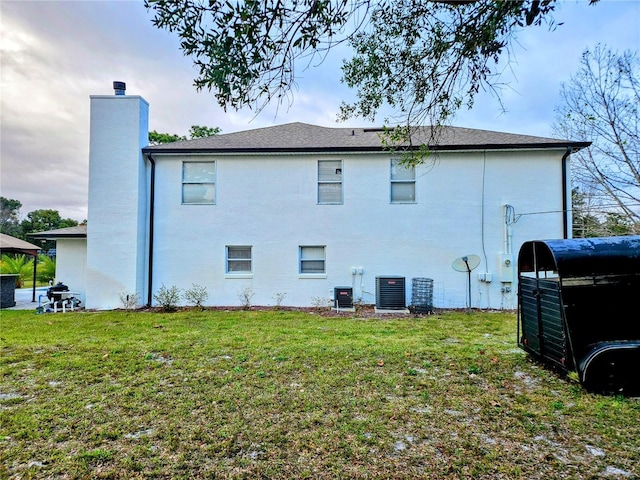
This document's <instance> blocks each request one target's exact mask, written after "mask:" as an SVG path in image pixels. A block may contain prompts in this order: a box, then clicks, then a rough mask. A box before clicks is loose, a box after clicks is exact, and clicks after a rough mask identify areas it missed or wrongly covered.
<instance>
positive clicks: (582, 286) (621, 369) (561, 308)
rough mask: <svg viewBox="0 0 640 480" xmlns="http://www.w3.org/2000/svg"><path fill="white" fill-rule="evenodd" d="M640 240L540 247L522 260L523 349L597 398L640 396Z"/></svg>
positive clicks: (525, 251) (528, 246)
mask: <svg viewBox="0 0 640 480" xmlns="http://www.w3.org/2000/svg"><path fill="white" fill-rule="evenodd" d="M639 302H640V235H635V236H620V237H601V238H579V239H569V240H536V241H530V242H525V243H524V244H523V245H522V247H521V248H520V252H519V255H518V345H519V346H520V347H521V348H522V349H524V350H525V351H527V352H528V353H529V354H531V355H532V356H533V357H534V358H536V359H537V360H540V361H541V362H543V363H545V364H546V365H548V366H551V367H554V368H556V369H558V370H560V371H561V372H563V373H569V372H575V373H577V375H578V378H579V380H580V382H581V384H582V385H583V386H584V387H585V388H586V389H587V390H589V391H592V392H596V393H606V394H611V393H617V394H623V395H636V394H639V393H640V309H639V308H638V303H639Z"/></svg>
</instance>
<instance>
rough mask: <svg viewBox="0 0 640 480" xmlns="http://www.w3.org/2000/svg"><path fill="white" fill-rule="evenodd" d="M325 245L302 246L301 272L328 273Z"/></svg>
mask: <svg viewBox="0 0 640 480" xmlns="http://www.w3.org/2000/svg"><path fill="white" fill-rule="evenodd" d="M324 250H325V247H324V246H309V247H306V246H305V247H302V246H301V247H300V273H326V272H325V251H324Z"/></svg>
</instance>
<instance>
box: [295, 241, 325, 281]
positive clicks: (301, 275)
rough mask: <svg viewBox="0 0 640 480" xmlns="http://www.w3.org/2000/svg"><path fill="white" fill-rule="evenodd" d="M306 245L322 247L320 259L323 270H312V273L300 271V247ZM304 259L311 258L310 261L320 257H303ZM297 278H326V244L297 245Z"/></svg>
mask: <svg viewBox="0 0 640 480" xmlns="http://www.w3.org/2000/svg"><path fill="white" fill-rule="evenodd" d="M305 247H308V248H322V251H323V253H324V255H323V258H322V261H323V263H324V272H313V273H304V272H303V271H302V261H303V260H302V249H303V248H305ZM305 260H312V261H317V260H320V258H316V259H309V258H307V259H305ZM298 278H327V246H326V245H300V246H299V247H298Z"/></svg>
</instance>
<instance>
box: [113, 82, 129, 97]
mask: <svg viewBox="0 0 640 480" xmlns="http://www.w3.org/2000/svg"><path fill="white" fill-rule="evenodd" d="M126 89H127V84H126V83H124V82H113V90H114V92H115V94H116V95H124V91H125V90H126Z"/></svg>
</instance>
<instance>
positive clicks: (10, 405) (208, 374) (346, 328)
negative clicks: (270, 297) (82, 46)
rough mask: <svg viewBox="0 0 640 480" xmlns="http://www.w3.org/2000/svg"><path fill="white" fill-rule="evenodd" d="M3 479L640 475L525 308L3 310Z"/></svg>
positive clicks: (632, 455)
mask: <svg viewBox="0 0 640 480" xmlns="http://www.w3.org/2000/svg"><path fill="white" fill-rule="evenodd" d="M0 349H1V350H0V352H1V356H0V375H1V381H0V478H16V479H17V478H21V479H22V478H121V479H132V478H172V479H173V478H185V479H193V478H238V479H239V478H251V479H253V478H265V479H298V478H313V479H324V478H327V479H335V478H344V479H377V478H380V479H392V478H393V479H395V478H400V479H413V478H416V479H417V478H421V479H424V478H447V479H450V478H454V479H455V478H474V479H476V478H477V479H481V478H486V479H500V478H504V479H514V478H522V479H552V478H639V477H640V462H639V461H638V458H640V400H638V399H634V398H623V397H607V396H599V395H593V394H590V393H586V392H585V391H584V390H583V389H582V388H581V387H580V385H579V384H576V383H575V382H572V381H571V380H567V379H564V378H561V377H559V376H557V375H555V374H554V373H552V372H550V371H548V370H546V369H545V368H543V367H540V366H538V365H536V364H534V363H532V362H531V361H530V360H529V358H528V356H527V355H525V354H524V353H523V352H522V351H520V350H519V349H518V348H517V346H516V317H515V315H514V314H513V313H492V312H474V313H472V314H466V313H465V312H442V313H438V314H436V315H430V316H423V317H413V316H407V317H406V318H350V317H345V316H343V317H327V316H323V315H320V314H318V313H310V312H291V311H195V310H192V311H180V312H176V313H170V314H169V313H157V312H156V313H150V312H72V313H66V314H62V313H58V314H42V315H36V314H35V313H34V312H33V311H2V312H1V313H0Z"/></svg>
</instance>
